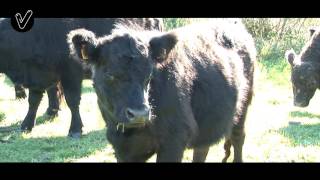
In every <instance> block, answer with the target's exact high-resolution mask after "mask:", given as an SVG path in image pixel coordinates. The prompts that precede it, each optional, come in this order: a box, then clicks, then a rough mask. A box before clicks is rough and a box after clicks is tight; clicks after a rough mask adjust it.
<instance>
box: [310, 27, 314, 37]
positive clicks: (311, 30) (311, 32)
mask: <svg viewBox="0 0 320 180" xmlns="http://www.w3.org/2000/svg"><path fill="white" fill-rule="evenodd" d="M315 31H316V28H314V27H311V28H310V29H309V32H310V37H311V36H312V35H313V33H314V32H315Z"/></svg>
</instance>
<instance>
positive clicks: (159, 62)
mask: <svg viewBox="0 0 320 180" xmlns="http://www.w3.org/2000/svg"><path fill="white" fill-rule="evenodd" d="M68 39H69V44H70V52H71V55H73V57H74V58H75V59H79V58H80V59H83V60H85V61H88V62H90V63H91V64H93V65H94V68H93V69H94V75H93V81H94V87H95V90H96V93H97V96H98V105H99V108H100V110H101V113H102V116H103V118H104V120H105V121H106V123H107V125H108V130H107V138H108V140H109V142H110V143H111V144H112V145H113V147H114V150H115V156H116V158H117V160H118V161H120V162H122V161H146V160H147V159H148V158H149V157H151V156H152V155H153V154H154V153H156V154H157V161H158V162H163V161H165V162H166V161H170V162H171V161H181V160H182V156H183V152H184V150H185V148H187V147H190V148H194V155H193V161H194V162H203V161H205V159H206V156H207V153H208V150H209V147H210V145H211V144H213V143H216V142H217V141H218V140H219V139H221V138H222V137H227V141H226V145H225V148H226V150H230V146H231V144H233V145H234V146H235V159H234V161H242V145H243V143H244V121H245V116H246V113H247V108H248V105H249V103H250V101H251V96H252V83H253V69H254V66H253V64H254V60H255V53H256V52H255V47H254V42H253V39H252V37H251V36H250V35H249V34H248V33H247V31H246V29H245V27H244V26H243V24H242V23H241V22H239V21H237V20H236V21H234V20H229V21H227V20H225V21H224V20H212V21H209V22H206V23H199V24H194V25H190V26H187V27H183V28H179V29H176V30H173V31H170V32H167V33H162V32H158V31H143V30H141V28H139V27H136V28H133V27H126V26H118V28H117V29H115V30H114V31H113V33H112V34H111V35H109V36H104V37H101V38H97V37H96V35H95V34H94V33H93V32H91V31H88V30H85V29H78V30H74V31H71V32H70V33H69V35H68ZM229 144H230V146H229ZM228 156H229V154H227V153H226V157H225V158H224V160H226V159H227V158H228Z"/></svg>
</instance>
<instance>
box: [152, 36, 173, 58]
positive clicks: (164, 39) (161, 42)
mask: <svg viewBox="0 0 320 180" xmlns="http://www.w3.org/2000/svg"><path fill="white" fill-rule="evenodd" d="M177 42H178V38H177V35H176V34H175V33H166V34H164V35H162V36H159V37H154V38H152V39H151V40H150V42H149V45H150V50H151V58H152V59H153V60H155V61H156V62H157V63H161V62H163V61H165V60H166V59H167V58H168V55H169V53H170V51H171V50H172V49H173V48H174V46H175V45H176V44H177Z"/></svg>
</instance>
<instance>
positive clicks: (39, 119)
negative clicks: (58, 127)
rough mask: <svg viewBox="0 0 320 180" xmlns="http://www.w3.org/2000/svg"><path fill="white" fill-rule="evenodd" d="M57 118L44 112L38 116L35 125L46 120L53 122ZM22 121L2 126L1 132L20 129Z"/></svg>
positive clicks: (0, 114)
mask: <svg viewBox="0 0 320 180" xmlns="http://www.w3.org/2000/svg"><path fill="white" fill-rule="evenodd" d="M2 114H3V113H0V122H1V116H2ZM3 116H4V117H5V114H3ZM55 118H56V117H52V116H49V115H47V114H46V113H44V114H43V115H42V116H39V117H37V118H36V125H35V126H37V125H40V124H44V123H46V122H52V121H53V120H54V119H55ZM3 119H4V118H3ZM21 123H22V121H21V122H17V123H14V124H12V125H10V126H3V127H0V133H7V132H11V131H20V126H21Z"/></svg>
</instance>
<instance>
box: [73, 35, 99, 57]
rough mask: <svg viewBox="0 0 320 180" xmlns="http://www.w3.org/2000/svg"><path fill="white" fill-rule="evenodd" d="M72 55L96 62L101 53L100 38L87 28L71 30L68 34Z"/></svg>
mask: <svg viewBox="0 0 320 180" xmlns="http://www.w3.org/2000/svg"><path fill="white" fill-rule="evenodd" d="M67 41H68V43H69V49H70V55H71V56H73V57H76V58H80V59H81V60H83V61H85V62H89V63H95V62H96V61H97V56H98V53H99V48H98V39H97V38H96V36H95V34H94V33H93V32H91V31H88V30H86V29H77V30H73V31H70V32H69V34H68V35H67Z"/></svg>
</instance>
